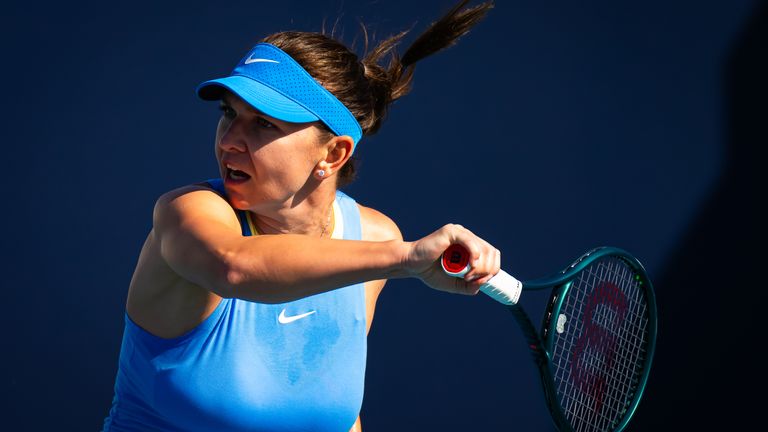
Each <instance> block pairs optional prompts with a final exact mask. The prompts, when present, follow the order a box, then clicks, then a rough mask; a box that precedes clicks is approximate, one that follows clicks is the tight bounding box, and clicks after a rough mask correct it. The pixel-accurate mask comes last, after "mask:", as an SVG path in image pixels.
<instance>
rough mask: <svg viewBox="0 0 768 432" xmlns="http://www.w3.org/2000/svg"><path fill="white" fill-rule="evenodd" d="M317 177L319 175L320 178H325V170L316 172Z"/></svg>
mask: <svg viewBox="0 0 768 432" xmlns="http://www.w3.org/2000/svg"><path fill="white" fill-rule="evenodd" d="M317 175H319V176H320V177H324V176H325V170H318V171H317Z"/></svg>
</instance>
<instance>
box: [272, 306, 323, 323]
mask: <svg viewBox="0 0 768 432" xmlns="http://www.w3.org/2000/svg"><path fill="white" fill-rule="evenodd" d="M313 313H315V311H309V312H307V313H303V314H299V315H292V316H285V309H283V310H282V311H281V312H280V316H278V317H277V322H279V323H280V324H288V323H292V322H294V321H296V320H300V319H302V318H305V317H308V316H310V315H312V314H313Z"/></svg>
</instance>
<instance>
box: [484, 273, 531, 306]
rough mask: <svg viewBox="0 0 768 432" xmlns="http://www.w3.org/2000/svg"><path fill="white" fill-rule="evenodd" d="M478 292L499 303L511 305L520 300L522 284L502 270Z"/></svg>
mask: <svg viewBox="0 0 768 432" xmlns="http://www.w3.org/2000/svg"><path fill="white" fill-rule="evenodd" d="M480 291H482V292H484V293H485V294H487V295H488V296H489V297H491V298H492V299H494V300H496V301H497V302H499V303H502V304H505V305H513V304H517V301H518V300H520V293H521V292H522V291H523V283H522V282H520V281H519V280H517V279H515V278H514V277H513V276H512V275H510V274H509V273H507V272H505V271H504V270H499V272H498V273H496V276H494V277H492V278H491V280H489V281H488V282H486V283H484V284H483V285H482V286H481V287H480Z"/></svg>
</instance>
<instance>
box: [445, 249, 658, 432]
mask: <svg viewBox="0 0 768 432" xmlns="http://www.w3.org/2000/svg"><path fill="white" fill-rule="evenodd" d="M441 263H442V266H443V269H444V270H445V272H446V273H447V274H449V275H452V276H456V277H461V276H463V275H464V274H466V272H467V271H469V269H470V266H469V253H468V252H467V250H466V249H465V248H464V247H462V246H460V245H452V246H450V247H449V248H448V249H447V250H446V251H445V252H444V253H443V256H442V259H441ZM547 288H551V289H552V293H551V297H550V301H549V303H548V306H547V309H546V311H545V313H544V319H543V322H542V326H541V330H540V331H537V329H536V328H535V327H534V325H533V323H532V322H531V319H530V317H529V316H528V314H527V313H526V312H525V311H524V310H523V308H522V306H520V305H519V304H518V300H519V298H520V295H521V293H522V292H523V291H527V290H541V289H547ZM480 291H482V292H484V293H485V294H487V295H489V296H490V297H491V298H493V299H494V300H496V301H498V302H500V303H503V304H505V305H507V306H508V308H509V310H510V311H511V312H512V315H514V317H515V319H516V321H517V322H518V324H519V325H520V327H521V329H522V331H523V333H524V335H525V338H526V339H527V342H528V346H529V348H530V349H531V352H532V354H533V358H534V361H535V363H536V365H537V366H538V370H539V372H540V375H541V382H542V384H543V386H544V397H545V399H546V402H547V407H548V408H549V411H550V412H551V413H552V419H553V421H554V423H555V425H556V426H557V428H558V430H560V431H561V432H591V431H621V430H623V429H624V428H625V427H626V426H627V424H628V423H629V420H630V419H631V417H632V415H633V414H634V412H635V409H636V408H637V405H638V404H639V403H640V398H641V397H642V395H643V390H644V389H645V385H646V382H647V380H648V374H649V372H650V368H651V361H652V359H653V353H654V349H655V346H656V325H657V323H656V301H655V296H654V293H653V287H652V285H651V281H650V279H649V278H648V275H647V274H646V272H645V269H644V268H643V266H642V265H641V264H640V262H639V261H638V260H637V259H635V258H634V257H633V256H632V255H630V254H629V253H627V252H626V251H623V250H621V249H617V248H613V247H599V248H596V249H592V250H590V251H588V252H587V253H585V254H584V255H582V256H581V257H579V258H578V259H577V260H576V261H574V262H573V264H571V265H569V266H568V267H566V268H565V269H564V270H562V271H561V272H559V273H557V274H554V275H552V276H550V277H546V278H541V279H536V280H532V281H525V282H520V281H518V280H517V279H515V278H514V277H513V276H510V275H509V274H508V273H506V272H504V271H500V272H499V273H498V274H497V275H496V276H494V277H493V278H492V279H491V280H490V281H488V282H487V283H486V284H484V285H483V286H482V287H481V288H480Z"/></svg>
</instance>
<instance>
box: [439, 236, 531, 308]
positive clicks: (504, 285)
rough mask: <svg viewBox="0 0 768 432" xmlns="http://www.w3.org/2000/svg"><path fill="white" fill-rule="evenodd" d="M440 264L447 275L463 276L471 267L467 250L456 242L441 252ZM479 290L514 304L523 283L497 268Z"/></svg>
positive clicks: (499, 300) (504, 302) (502, 301)
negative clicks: (493, 274) (494, 273)
mask: <svg viewBox="0 0 768 432" xmlns="http://www.w3.org/2000/svg"><path fill="white" fill-rule="evenodd" d="M440 264H442V266H443V271H445V273H446V274H447V275H449V276H454V277H463V276H464V275H465V274H467V272H469V270H470V269H471V268H472V266H471V265H470V264H469V251H467V250H466V249H465V248H464V247H463V246H461V245H458V244H454V245H451V246H449V247H448V249H446V250H445V252H443V257H442V259H441V260H440ZM480 291H482V292H483V293H485V294H486V295H488V297H490V298H492V299H494V300H496V301H497V302H499V303H502V304H505V305H514V304H517V302H518V300H520V293H521V292H522V291H523V284H522V282H520V281H519V280H517V279H515V277H514V276H512V275H510V274H509V273H507V272H505V271H504V270H499V272H498V273H496V275H495V276H494V277H492V278H491V279H490V280H489V281H488V282H486V283H484V284H483V285H481V286H480Z"/></svg>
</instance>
